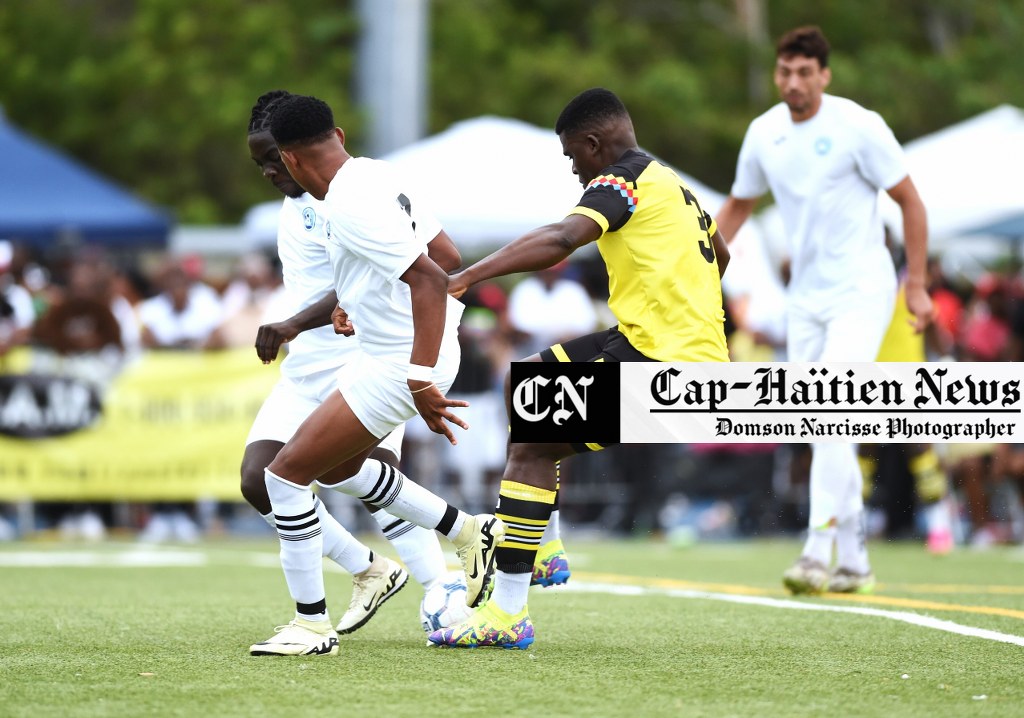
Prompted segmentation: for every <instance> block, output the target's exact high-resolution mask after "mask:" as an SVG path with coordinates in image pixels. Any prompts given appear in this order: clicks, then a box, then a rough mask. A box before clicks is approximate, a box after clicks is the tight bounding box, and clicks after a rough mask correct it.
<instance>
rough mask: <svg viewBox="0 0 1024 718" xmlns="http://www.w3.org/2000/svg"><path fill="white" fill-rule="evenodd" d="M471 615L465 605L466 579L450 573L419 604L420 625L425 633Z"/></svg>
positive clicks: (469, 609) (459, 574)
mask: <svg viewBox="0 0 1024 718" xmlns="http://www.w3.org/2000/svg"><path fill="white" fill-rule="evenodd" d="M471 613H473V609H472V608H470V607H469V606H467V605H466V578H465V576H463V574H462V572H461V571H452V572H451V573H448V574H447V575H445V577H444V579H443V580H442V581H441V582H440V583H438V584H436V585H435V586H434V587H433V588H431V589H430V590H429V591H427V592H426V594H425V595H424V596H423V600H422V601H421V602H420V623H421V624H422V625H423V630H424V631H426V632H427V633H430V632H431V631H436V630H437V629H439V628H447V627H448V626H451V625H452V624H455V623H458V622H459V621H464V620H465V619H467V618H469V615H470V614H471Z"/></svg>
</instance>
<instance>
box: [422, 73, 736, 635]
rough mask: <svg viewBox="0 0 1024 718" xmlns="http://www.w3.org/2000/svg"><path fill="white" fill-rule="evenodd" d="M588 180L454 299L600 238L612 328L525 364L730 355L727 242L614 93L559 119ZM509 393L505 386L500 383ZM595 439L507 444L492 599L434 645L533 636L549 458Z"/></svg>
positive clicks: (473, 275) (552, 474)
mask: <svg viewBox="0 0 1024 718" xmlns="http://www.w3.org/2000/svg"><path fill="white" fill-rule="evenodd" d="M555 132H556V133H558V136H559V139H560V140H561V142H562V149H563V151H564V153H565V156H566V157H568V158H569V159H570V160H571V161H572V171H573V173H574V174H576V175H577V176H578V177H579V179H580V183H581V184H582V185H583V187H584V191H583V195H582V197H581V198H580V200H579V203H578V204H577V205H576V207H575V208H573V209H572V210H571V211H570V212H569V215H568V216H567V217H565V218H564V219H563V220H561V221H560V222H556V223H554V224H549V225H547V226H544V227H540V228H539V229H535V230H533V231H531V232H529V233H527V234H525V235H523V236H522V237H520V238H519V239H517V240H515V241H513V242H511V243H510V244H508V245H507V246H505V247H503V248H502V249H500V250H498V251H497V252H495V253H494V254H492V255H490V256H488V257H486V258H484V259H482V260H480V261H479V262H477V263H476V264H474V265H473V266H471V267H468V268H467V269H465V270H463V271H462V272H460V273H458V274H455V275H453V276H452V277H451V278H450V280H449V285H448V291H449V292H450V293H451V294H453V295H454V296H456V297H458V296H461V295H462V293H463V292H465V291H466V289H467V288H468V287H470V286H472V285H474V284H476V283H478V282H482V281H485V280H488V279H492V278H494V277H501V276H504V275H507V274H513V273H516V272H529V271H537V270H540V269H544V268H545V267H551V266H553V265H555V264H557V263H558V262H561V261H562V260H564V259H565V258H566V257H568V256H569V255H570V254H572V252H573V251H575V250H577V249H579V248H580V247H583V246H584V245H587V244H590V243H591V242H597V246H598V249H599V250H600V252H601V256H602V257H603V258H604V261H605V265H606V266H607V269H608V281H609V294H610V296H609V299H608V306H609V307H610V308H611V310H612V312H613V313H614V315H615V318H616V319H617V320H618V325H617V326H616V327H614V328H612V329H608V330H605V331H602V332H597V333H595V334H591V335H588V336H585V337H580V338H578V339H575V340H572V341H570V342H566V343H565V344H563V345H556V346H554V347H552V348H551V349H548V350H545V351H544V352H541V353H540V354H539V355H534V356H533V357H530V359H528V361H543V360H547V361H553V360H558V361H616V362H621V361H664V362H684V361H692V362H711V361H723V362H724V361H728V360H729V359H728V350H727V348H726V343H725V333H724V331H723V324H724V320H725V317H724V312H723V309H722V288H721V281H720V280H721V273H722V272H724V271H725V265H726V264H727V262H728V257H729V255H728V251H727V250H726V248H725V241H724V239H723V238H722V236H721V235H720V234H719V233H718V231H717V229H716V227H715V223H714V221H713V220H712V219H711V217H710V215H708V214H707V213H706V212H704V211H703V210H702V209H701V207H700V205H699V203H698V202H697V198H696V197H695V196H694V195H693V193H692V192H691V191H690V189H689V188H688V187H686V185H685V184H683V183H682V181H680V179H679V177H678V175H676V173H675V172H673V171H672V170H671V169H670V168H668V167H666V166H665V165H663V164H661V163H660V162H658V161H657V160H655V159H653V158H652V157H650V156H649V155H647V154H645V153H644V152H642V151H641V150H640V149H639V148H638V147H637V142H636V136H635V134H634V132H633V122H632V120H631V119H630V116H629V113H628V112H627V111H626V108H625V106H624V105H623V104H622V102H621V101H620V100H619V98H618V97H616V96H615V94H614V93H612V92H610V91H608V90H605V89H602V88H595V89H591V90H587V91H585V92H583V93H581V94H580V95H578V96H577V97H575V98H574V99H573V100H572V101H571V102H570V103H569V104H568V105H567V106H566V107H565V109H564V110H563V111H562V114H561V115H560V116H559V118H558V121H557V122H556V123H555ZM506 398H507V390H506ZM601 448H604V447H602V446H600V445H598V444H529V443H517V444H510V446H509V454H508V463H507V465H506V467H505V473H504V476H503V477H502V482H501V489H500V492H499V500H498V505H499V507H500V508H499V509H498V512H499V513H500V515H501V516H502V520H503V521H504V522H505V523H506V526H507V534H506V540H505V541H504V543H502V544H500V545H499V547H498V549H497V551H496V554H497V556H496V565H497V572H496V577H495V582H494V591H493V593H492V595H491V599H490V600H489V601H488V602H487V603H486V604H485V605H484V607H483V608H481V609H479V610H477V611H476V612H475V613H474V614H473V615H472V616H470V617H469V618H468V619H467V620H466V621H464V622H463V623H460V624H456V625H455V626H453V627H451V628H447V629H442V630H439V631H435V632H434V633H432V634H431V635H430V641H431V642H432V643H434V644H436V645H442V646H456V647H476V646H497V647H503V648H526V647H527V646H529V645H530V644H531V643H533V639H534V629H533V623H532V621H531V620H530V616H529V614H528V612H527V606H526V599H527V593H528V591H529V587H530V581H531V577H532V573H533V568H534V559H535V556H536V554H537V548H538V545H539V544H540V543H541V541H542V537H543V536H544V533H545V527H546V526H547V524H548V521H549V517H550V515H551V512H552V510H553V507H554V504H555V498H556V466H557V462H558V461H559V460H561V459H563V458H566V457H568V456H571V455H572V454H574V453H579V452H582V451H596V450H599V449H601Z"/></svg>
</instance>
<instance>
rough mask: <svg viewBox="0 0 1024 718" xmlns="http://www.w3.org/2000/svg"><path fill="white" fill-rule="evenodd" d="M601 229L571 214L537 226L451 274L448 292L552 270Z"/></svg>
mask: <svg viewBox="0 0 1024 718" xmlns="http://www.w3.org/2000/svg"><path fill="white" fill-rule="evenodd" d="M600 237H601V227H600V225H598V223H597V222H595V221H594V220H592V219H591V218H590V217H585V216H583V215H580V214H571V215H569V216H568V217H566V218H565V219H563V220H562V221H561V222H556V223H554V224H548V225H545V226H543V227H538V228H537V229H535V230H532V231H531V232H528V233H526V234H524V235H523V236H522V237H520V238H519V239H517V240H515V241H513V242H510V243H509V244H507V245H505V246H504V247H502V248H501V249H499V250H498V251H497V252H494V253H493V254H491V255H489V256H487V257H484V258H483V259H481V260H480V261H479V262H477V263H476V264H474V265H472V266H470V267H467V268H466V269H464V270H463V271H461V272H459V273H458V274H454V275H452V277H451V280H450V281H449V283H448V292H449V294H451V295H452V296H453V297H461V296H462V295H463V293H465V291H466V290H467V289H469V288H470V287H471V286H473V285H474V284H478V283H479V282H483V281H486V280H488V279H493V278H495V277H504V276H505V275H508V274H517V273H519V272H536V271H538V270H541V269H547V268H548V267H553V266H555V265H556V264H558V263H559V262H561V261H562V260H563V259H565V258H566V257H568V256H569V255H570V254H572V253H573V252H575V251H576V250H577V249H579V248H580V247H582V246H584V245H586V244H590V243H591V242H596V241H597V240H598V239H600Z"/></svg>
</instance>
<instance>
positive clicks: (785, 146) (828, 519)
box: [716, 27, 932, 593]
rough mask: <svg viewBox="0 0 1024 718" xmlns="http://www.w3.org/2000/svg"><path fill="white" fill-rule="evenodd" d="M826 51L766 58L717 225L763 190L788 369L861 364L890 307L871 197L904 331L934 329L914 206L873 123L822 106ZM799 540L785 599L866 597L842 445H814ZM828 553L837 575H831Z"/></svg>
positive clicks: (837, 104)
mask: <svg viewBox="0 0 1024 718" xmlns="http://www.w3.org/2000/svg"><path fill="white" fill-rule="evenodd" d="M828 54H829V45H828V41H827V40H826V39H825V36H824V35H823V34H822V32H821V30H820V29H818V28H817V27H801V28H797V29H795V30H792V31H790V32H788V33H786V34H785V35H784V36H783V37H782V38H781V39H780V40H779V42H778V45H777V47H776V62H775V75H774V78H775V86H776V87H777V88H778V90H779V94H780V95H781V97H782V102H781V103H779V104H777V105H775V106H774V107H772V108H771V109H769V110H768V111H767V112H765V113H764V114H763V115H761V116H760V117H758V118H756V119H755V120H754V121H753V122H751V123H750V127H749V128H748V130H747V134H746V137H745V138H744V140H743V146H742V148H741V149H740V155H739V160H738V163H737V167H736V179H735V181H734V183H733V186H732V190H731V192H730V194H729V197H728V198H727V199H726V201H725V204H723V206H722V209H721V210H720V211H719V213H718V216H717V217H716V220H717V222H718V227H719V229H720V230H721V232H722V234H723V235H724V236H725V237H726V238H727V239H728V240H731V239H732V238H733V237H735V236H736V232H737V230H739V228H740V226H741V225H742V224H743V222H744V221H746V219H747V218H748V217H749V216H750V214H751V212H753V210H754V205H755V204H756V202H757V198H758V197H760V196H761V195H763V194H764V193H765V192H767V191H769V190H770V191H771V193H772V195H773V196H774V198H775V202H776V203H777V204H778V206H779V211H780V212H781V213H782V218H783V223H784V225H785V228H786V235H787V237H788V240H789V252H790V261H791V263H792V265H791V267H792V268H791V279H790V283H789V287H788V293H789V299H788V306H787V321H786V323H787V336H786V349H787V354H788V359H789V361H797V362H811V361H813V362H819V361H820V362H828V361H843V362H870V361H874V360H875V357H876V356H877V355H878V349H879V347H880V346H881V342H882V337H883V336H884V334H885V331H886V328H887V325H888V323H889V319H890V318H891V317H892V313H893V307H894V306H895V304H894V302H895V301H896V289H897V282H896V271H895V269H894V267H893V262H892V259H891V257H890V256H889V254H888V252H887V251H886V248H885V239H884V228H883V225H882V218H881V215H880V214H879V209H878V194H879V190H885V191H886V192H887V193H888V194H889V196H890V197H892V198H893V199H894V200H895V201H896V203H897V204H898V205H899V206H900V209H901V210H902V214H903V237H904V242H905V245H906V255H907V272H908V274H907V284H906V304H907V309H908V310H909V311H910V314H911V315H913V323H914V327H915V329H916V330H917V331H919V332H920V331H923V330H924V328H925V327H926V326H927V324H928V323H929V322H930V321H931V318H932V303H931V299H930V298H929V296H928V292H927V290H926V289H925V268H926V267H925V265H926V263H927V254H928V236H927V232H928V229H927V219H926V217H925V209H924V204H923V203H922V202H921V198H920V197H919V196H918V193H917V189H916V188H915V187H914V183H913V181H912V180H911V178H910V176H909V174H908V173H907V167H906V162H905V160H904V155H903V150H902V148H901V147H900V145H899V143H898V142H897V141H896V138H895V137H894V136H893V133H892V131H891V130H890V129H889V127H888V126H887V125H886V123H885V120H883V119H882V117H881V116H880V115H878V113H876V112H872V111H870V110H867V109H865V108H863V107H861V106H860V105H858V104H857V103H855V102H853V101H851V100H848V99H845V98H842V97H836V96H833V95H829V94H826V93H825V88H826V87H827V86H828V84H829V81H830V80H831V78H832V73H831V70H830V69H829V67H828ZM811 448H812V452H813V454H812V460H811V477H810V520H809V533H808V537H807V541H806V543H805V545H804V548H803V552H802V554H801V556H800V558H799V559H798V560H797V561H796V563H795V564H794V565H793V566H792V567H790V568H789V569H788V570H787V571H786V572H785V573H784V574H783V583H784V584H785V585H786V587H787V588H789V589H790V590H791V591H793V592H794V593H818V592H821V591H824V590H826V589H828V590H831V591H841V592H867V591H870V590H871V588H872V587H873V586H874V574H873V572H872V570H871V565H870V563H869V561H868V554H867V548H866V546H865V543H864V525H863V513H864V504H863V499H862V496H861V483H862V479H861V472H860V470H859V468H858V464H857V456H856V450H857V447H856V446H854V445H852V444H814V445H813V446H812V447H811ZM833 544H834V545H835V553H836V555H835V565H834V568H832V569H831V570H830V568H829V567H830V566H831V565H832V552H833Z"/></svg>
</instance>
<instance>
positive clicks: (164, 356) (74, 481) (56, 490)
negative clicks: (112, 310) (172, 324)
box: [0, 348, 279, 501]
mask: <svg viewBox="0 0 1024 718" xmlns="http://www.w3.org/2000/svg"><path fill="white" fill-rule="evenodd" d="M8 367H10V364H8ZM278 377H279V371H278V366H277V365H276V364H275V365H273V366H265V365H263V364H261V363H260V362H259V360H258V359H257V358H256V356H255V352H254V351H253V350H252V349H248V348H246V349H231V350H225V351H217V352H170V351H152V352H146V353H145V354H143V355H142V356H141V357H140V358H139V359H138V360H136V361H135V362H133V363H132V364H131V365H130V366H128V367H127V368H125V370H124V371H123V372H122V373H121V374H120V376H118V377H117V378H116V379H115V380H114V381H113V383H112V384H111V386H110V387H109V389H108V390H107V391H106V392H105V396H102V397H99V402H98V406H97V405H96V402H95V400H94V401H93V402H92V404H90V402H89V401H88V400H87V399H88V395H87V392H80V394H81V396H82V397H83V398H82V399H76V398H75V397H77V396H79V394H76V393H75V391H74V389H75V386H73V385H71V383H69V382H65V383H63V384H61V383H60V381H59V380H58V379H56V378H53V377H46V376H29V375H21V376H19V375H18V374H13V375H12V374H6V375H3V376H0V379H3V380H5V382H6V383H4V384H3V386H2V387H0V389H3V390H0V423H2V424H4V425H5V427H6V428H7V429H8V430H7V431H4V432H3V434H0V501H17V500H23V499H33V500H37V501H77V500H97V501H107V500H112V501H121V500H129V501H154V500H191V499H197V498H212V499H220V500H241V495H240V493H239V488H238V482H239V466H240V464H241V460H242V453H243V451H244V448H245V446H244V444H245V438H246V436H247V435H248V432H249V427H250V425H251V424H252V421H253V419H254V418H255V416H256V412H257V411H258V410H259V407H260V405H261V404H262V403H263V400H264V399H265V398H266V396H267V394H268V393H269V392H270V389H271V387H273V385H274V383H275V382H276V381H277V379H278ZM5 387H6V388H5ZM69 387H70V388H69ZM97 409H98V414H97V411H96V410H97ZM54 417H58V418H59V419H60V420H62V421H64V422H65V424H62V425H60V426H59V427H58V430H52V431H49V432H47V427H48V426H52V425H54V421H56V420H55V419H54ZM83 417H85V420H83V421H81V422H80V423H82V424H87V425H86V426H84V427H83V428H75V427H73V426H72V427H70V428H69V426H68V424H67V423H68V422H71V423H74V421H75V420H77V419H81V418H83ZM48 434H49V435H48ZM54 434H56V435H54Z"/></svg>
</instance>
